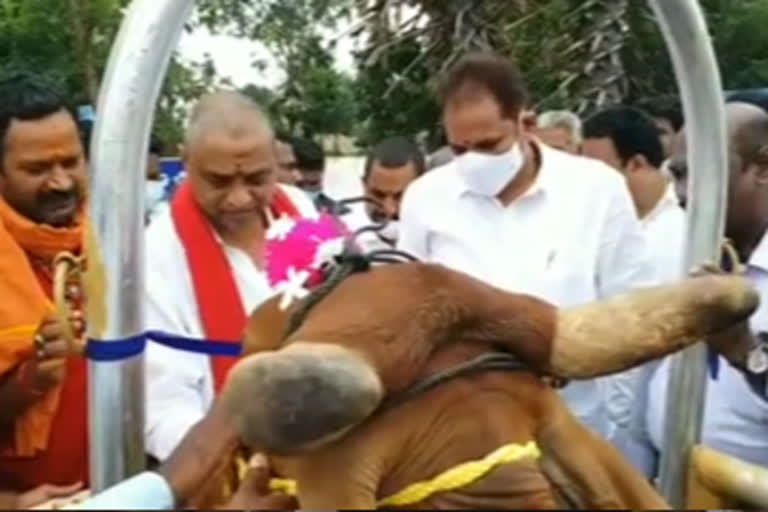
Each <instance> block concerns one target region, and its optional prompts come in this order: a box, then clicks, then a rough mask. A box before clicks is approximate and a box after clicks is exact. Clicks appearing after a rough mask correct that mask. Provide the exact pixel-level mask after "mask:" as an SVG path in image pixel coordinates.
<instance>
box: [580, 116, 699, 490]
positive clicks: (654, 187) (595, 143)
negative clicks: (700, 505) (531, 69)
mask: <svg viewBox="0 0 768 512" xmlns="http://www.w3.org/2000/svg"><path fill="white" fill-rule="evenodd" d="M582 153H583V154H584V156H587V157H590V158H595V159H598V160H601V161H602V162H604V163H606V164H607V165H609V166H611V167H613V168H614V169H616V170H617V171H618V172H619V173H621V175H622V176H623V177H624V178H625V179H626V182H627V186H628V188H629V191H630V194H631V195H632V199H633V201H634V203H635V209H636V211H637V215H638V217H639V218H640V223H641V225H642V227H643V232H644V234H645V237H646V244H647V247H648V255H649V257H650V260H651V263H652V266H653V270H654V272H655V275H656V280H657V281H658V282H660V283H670V282H674V281H677V280H679V279H680V278H681V276H682V271H683V258H684V253H683V251H684V248H685V228H686V222H685V212H684V211H683V209H682V208H681V207H680V205H679V204H678V199H677V195H676V194H675V187H674V184H673V183H672V182H671V180H669V179H668V178H667V177H666V176H665V175H664V174H662V173H661V171H660V169H659V167H660V166H661V164H662V163H663V161H664V150H663V148H662V143H661V137H660V136H659V130H658V128H657V127H656V125H655V123H654V121H653V119H651V118H650V117H649V116H647V115H646V114H645V113H643V112H642V111H640V110H637V109H634V108H630V107H624V106H617V107H611V108H608V109H605V110H602V111H600V112H598V113H596V114H595V115H593V116H592V117H590V118H589V119H587V120H586V121H585V122H584V142H583V144H582ZM657 364H658V363H657V362H651V363H648V364H647V365H645V366H643V367H640V368H636V369H634V370H631V371H629V372H626V373H624V374H621V375H617V376H615V377H613V378H612V379H611V393H610V395H609V396H610V398H609V400H608V404H609V407H616V410H617V412H618V413H619V414H621V411H623V413H624V414H625V415H626V414H631V416H624V417H619V418H618V419H617V423H618V424H619V425H620V426H622V427H623V429H624V431H625V435H624V436H622V438H621V439H618V444H619V446H620V447H621V449H622V451H623V452H624V454H625V455H626V456H627V457H628V458H629V460H630V461H631V462H632V463H634V464H635V466H637V467H638V469H640V470H642V471H643V472H644V473H645V474H646V475H647V476H649V477H650V476H652V474H653V472H654V471H655V454H654V453H653V452H649V451H648V450H647V447H648V443H647V442H646V439H647V433H646V432H645V421H644V417H645V410H646V404H647V400H648V396H647V391H648V380H649V379H650V375H651V374H652V372H653V370H654V368H655V367H656V366H657Z"/></svg>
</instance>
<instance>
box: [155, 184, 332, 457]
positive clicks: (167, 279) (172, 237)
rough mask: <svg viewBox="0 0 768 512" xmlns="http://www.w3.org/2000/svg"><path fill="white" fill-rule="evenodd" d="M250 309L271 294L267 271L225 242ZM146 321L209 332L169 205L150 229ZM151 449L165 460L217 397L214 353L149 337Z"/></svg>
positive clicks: (188, 332) (177, 330) (300, 204)
mask: <svg viewBox="0 0 768 512" xmlns="http://www.w3.org/2000/svg"><path fill="white" fill-rule="evenodd" d="M281 186H282V188H283V190H284V191H285V192H286V193H287V195H288V197H289V198H290V199H291V201H292V202H293V204H294V205H295V206H296V208H297V209H298V210H299V212H300V213H301V214H302V215H303V216H307V217H310V216H315V215H317V212H316V211H315V208H314V206H313V204H312V201H311V200H310V199H309V197H308V196H307V195H306V194H305V193H304V192H302V191H301V190H299V189H297V188H293V187H288V186H283V185H281ZM223 248H224V253H225V255H226V257H227V260H228V261H229V264H230V266H231V268H232V272H233V274H234V279H235V283H236V284H237V288H238V291H239V292H240V298H241V300H242V302H243V306H244V309H245V311H246V312H249V311H253V310H254V309H255V308H256V307H257V306H258V305H259V304H261V303H262V302H263V301H265V300H266V299H268V298H269V297H271V296H272V293H273V292H272V290H271V289H270V286H269V283H268V282H267V278H266V275H265V274H264V272H262V271H261V270H260V269H258V268H257V267H256V266H255V265H254V263H253V261H252V260H251V258H250V257H249V256H248V255H247V254H246V253H245V252H243V251H242V250H240V249H237V248H235V247H231V246H227V245H224V246H223ZM145 268H146V286H145V322H146V326H147V329H148V330H160V331H164V332H168V333H171V334H178V335H181V336H188V337H192V338H204V337H205V334H204V330H203V326H202V323H201V321H200V315H199V312H198V307H197V302H196V300H195V293H194V289H193V286H192V279H191V276H190V274H189V267H188V265H187V260H186V256H185V251H184V247H183V246H182V244H181V241H180V239H179V237H178V234H177V233H176V228H175V226H174V223H173V219H172V218H171V212H170V210H166V211H164V212H162V213H160V214H159V215H158V216H157V217H156V218H155V219H153V221H152V224H151V225H150V227H149V228H148V229H147V232H146V265H145ZM146 383H147V384H146V428H145V440H146V449H147V452H149V453H150V454H152V455H153V456H155V457H157V458H158V459H160V460H164V459H165V458H166V457H168V455H170V454H171V452H172V451H173V450H174V449H175V448H176V446H177V445H178V443H179V442H180V441H181V439H182V438H183V437H184V435H185V434H186V433H187V431H188V430H189V428H190V427H192V426H193V425H194V424H195V423H197V422H198V421H199V420H201V419H202V418H203V416H204V415H205V413H206V412H207V411H208V408H209V407H210V406H211V403H212V402H213V398H214V389H213V376H212V372H211V367H210V358H209V357H208V356H206V355H201V354H192V353H188V352H183V351H181V350H174V349H171V348H167V347H164V346H161V345H158V344H155V343H149V344H148V345H147V351H146Z"/></svg>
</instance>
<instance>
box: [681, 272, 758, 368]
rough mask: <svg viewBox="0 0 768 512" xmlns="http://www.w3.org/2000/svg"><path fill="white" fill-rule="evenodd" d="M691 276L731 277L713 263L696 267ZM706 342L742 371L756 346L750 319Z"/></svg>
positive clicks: (713, 336) (709, 338)
mask: <svg viewBox="0 0 768 512" xmlns="http://www.w3.org/2000/svg"><path fill="white" fill-rule="evenodd" d="M689 275H690V276H691V277H704V276H708V275H730V273H729V272H726V271H724V270H723V269H721V268H720V267H718V266H717V265H715V264H713V263H704V264H702V265H698V266H695V267H694V268H693V269H692V270H691V271H690V274H689ZM705 341H706V343H707V345H709V346H710V347H711V348H712V349H713V350H714V351H715V352H717V353H718V354H720V355H722V356H723V357H724V358H725V359H726V360H727V361H728V362H729V363H730V364H731V365H732V366H734V367H735V368H738V369H740V370H745V369H746V368H747V360H748V358H749V354H750V352H751V351H752V349H753V348H754V347H755V345H756V343H755V339H754V336H753V334H752V330H751V329H750V325H749V320H748V319H747V320H744V321H743V322H739V323H738V324H736V325H733V326H731V327H729V328H728V329H725V330H724V331H720V332H718V333H715V334H712V335H710V336H708V337H707V339H706V340H705Z"/></svg>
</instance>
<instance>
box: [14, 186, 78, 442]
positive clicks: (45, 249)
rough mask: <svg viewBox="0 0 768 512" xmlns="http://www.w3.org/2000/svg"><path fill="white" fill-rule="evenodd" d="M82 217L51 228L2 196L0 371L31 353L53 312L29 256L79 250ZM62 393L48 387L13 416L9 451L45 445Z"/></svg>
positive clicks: (49, 259)
mask: <svg viewBox="0 0 768 512" xmlns="http://www.w3.org/2000/svg"><path fill="white" fill-rule="evenodd" d="M84 217H85V215H84V213H81V214H80V215H79V216H78V219H77V222H76V224H75V227H73V228H54V227H51V226H46V225H42V224H36V223H34V222H32V221H31V220H29V219H27V218H25V217H23V216H22V215H20V214H19V213H17V212H16V211H15V210H14V209H13V208H11V206H10V205H8V203H6V202H5V201H3V200H2V199H0V275H2V279H1V280H0V297H2V300H0V375H3V374H5V373H7V372H9V371H11V370H13V369H15V368H16V367H17V366H18V365H19V364H20V363H22V362H23V361H25V360H27V359H29V358H30V357H31V356H32V354H33V353H34V337H35V333H36V332H37V329H38V326H39V325H40V322H41V321H42V319H43V317H44V316H45V315H46V314H48V313H51V312H53V310H54V308H53V304H52V302H51V298H50V297H48V296H47V295H46V292H45V291H44V289H43V287H42V286H41V284H40V281H39V279H38V277H37V275H36V274H35V271H34V269H33V268H32V264H31V263H30V257H32V258H36V259H39V260H41V261H43V262H50V263H52V262H53V259H54V258H55V256H56V255H57V254H58V253H60V252H62V251H70V252H77V251H79V249H80V247H81V245H82V242H83V225H84V223H83V221H84ZM60 391H61V389H60V388H55V389H53V390H51V391H49V392H48V393H47V394H46V395H45V396H44V397H42V398H41V399H40V400H39V401H38V402H36V403H35V404H34V405H33V406H32V407H30V408H29V409H28V410H27V411H26V412H25V413H24V414H23V415H22V416H21V417H20V418H18V419H17V421H16V425H15V442H14V448H15V452H14V454H13V455H16V456H20V457H31V456H33V455H35V453H36V452H38V451H42V450H45V449H46V448H47V446H48V438H49V434H50V431H51V425H52V423H53V419H54V416H55V414H56V411H57V409H58V404H59V392H60ZM83 400H85V397H83Z"/></svg>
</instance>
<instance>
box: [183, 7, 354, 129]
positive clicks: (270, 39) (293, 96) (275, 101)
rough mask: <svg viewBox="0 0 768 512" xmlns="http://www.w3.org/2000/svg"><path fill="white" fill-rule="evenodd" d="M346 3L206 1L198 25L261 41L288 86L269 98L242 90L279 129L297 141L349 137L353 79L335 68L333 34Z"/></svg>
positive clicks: (260, 90) (256, 91) (259, 90)
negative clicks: (321, 137)
mask: <svg viewBox="0 0 768 512" xmlns="http://www.w3.org/2000/svg"><path fill="white" fill-rule="evenodd" d="M350 5H351V4H350V3H349V1H348V0H292V1H290V2H284V1H277V0H271V1H266V2H264V1H255V0H244V1H232V2H230V1H213V0H209V1H205V2H203V3H202V4H201V6H200V8H199V11H198V14H197V17H196V23H198V24H202V25H205V26H207V27H208V28H210V29H212V30H215V31H217V30H225V31H229V32H230V33H232V34H236V35H239V36H242V37H247V38H250V39H254V40H258V41H260V42H261V43H263V44H264V45H265V46H266V47H267V48H268V49H270V50H271V52H272V53H273V55H274V56H275V58H276V59H277V61H278V65H279V66H280V68H281V69H282V70H283V71H284V72H285V80H284V81H283V83H282V84H281V85H280V86H279V87H278V88H277V89H276V90H275V91H273V93H272V94H270V95H266V96H265V95H264V94H263V93H264V92H265V91H264V89H263V88H259V87H258V86H256V85H252V86H251V87H249V88H247V89H245V90H244V92H246V93H247V94H249V96H251V97H252V98H254V99H256V100H257V101H258V100H262V103H263V102H264V100H266V102H267V104H266V105H264V106H265V107H266V108H267V109H268V110H269V112H270V114H271V116H272V118H273V120H274V122H275V124H276V125H277V126H278V127H279V128H281V129H283V130H286V131H289V132H291V133H295V134H297V135H304V136H308V137H315V136H319V135H325V134H350V133H352V132H353V131H354V129H355V125H356V120H357V105H356V96H355V94H354V81H353V79H352V77H350V76H348V75H346V74H344V73H341V72H339V71H338V70H336V69H335V67H334V59H333V56H332V53H331V51H332V47H333V40H332V38H328V37H327V32H329V31H333V30H334V29H335V28H336V27H337V24H338V21H339V20H340V19H344V18H345V17H346V16H348V14H349V12H350V11H349V7H350Z"/></svg>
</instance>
